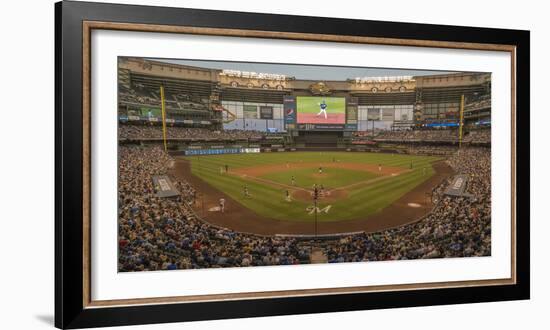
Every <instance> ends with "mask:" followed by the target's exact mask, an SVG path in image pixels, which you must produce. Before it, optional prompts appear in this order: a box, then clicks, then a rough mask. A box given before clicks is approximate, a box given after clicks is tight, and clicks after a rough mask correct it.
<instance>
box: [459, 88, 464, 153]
mask: <svg viewBox="0 0 550 330" xmlns="http://www.w3.org/2000/svg"><path fill="white" fill-rule="evenodd" d="M463 125H464V94H462V96H461V97H460V122H459V124H458V147H459V148H461V147H462V126H463Z"/></svg>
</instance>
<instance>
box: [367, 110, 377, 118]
mask: <svg viewBox="0 0 550 330" xmlns="http://www.w3.org/2000/svg"><path fill="white" fill-rule="evenodd" d="M367 120H380V109H378V108H376V109H368V110H367Z"/></svg>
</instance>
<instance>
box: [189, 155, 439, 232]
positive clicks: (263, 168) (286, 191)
mask: <svg viewBox="0 0 550 330" xmlns="http://www.w3.org/2000/svg"><path fill="white" fill-rule="evenodd" d="M182 159H183V161H184V162H186V163H189V164H190V175H192V176H194V177H195V179H197V178H198V179H200V181H203V182H204V183H205V184H206V185H208V186H210V187H209V188H212V187H213V188H215V189H208V193H207V194H208V196H207V197H208V198H209V201H210V202H209V204H208V205H206V207H207V210H206V211H204V209H203V212H207V213H208V211H217V210H218V209H217V208H216V206H217V200H218V197H219V196H222V197H223V196H227V197H228V201H227V202H226V210H225V212H227V216H230V214H231V211H232V209H235V208H236V207H237V206H238V207H239V208H244V209H248V210H250V211H252V212H253V213H255V214H257V215H259V216H260V217H263V218H267V219H274V220H277V221H278V222H299V223H308V222H309V223H310V222H313V221H314V218H315V212H314V211H315V208H314V201H313V189H314V188H313V187H314V185H316V186H317V189H318V191H319V195H320V197H319V199H318V202H317V219H318V222H320V223H327V224H328V223H336V222H339V221H346V220H353V219H359V218H361V219H367V218H369V216H372V215H376V214H377V213H380V212H381V211H383V210H384V209H385V208H387V207H388V206H390V205H392V204H393V203H395V202H396V201H397V200H399V199H400V198H401V197H402V196H404V195H405V194H407V193H409V192H411V191H412V190H414V189H415V188H416V187H418V186H419V185H421V184H422V183H423V182H425V181H427V180H429V179H430V178H431V177H432V176H433V175H434V173H435V170H434V166H433V165H434V164H435V162H437V161H438V160H440V159H439V158H437V157H428V156H411V155H398V154H379V153H351V152H348V153H346V152H283V153H275V152H274V153H261V154H234V155H216V156H186V157H183V158H182ZM428 188H429V187H428ZM426 189H427V188H426ZM216 192H219V195H218V196H213V195H216V194H217V193H216ZM200 193H201V191H199V194H200ZM232 203H233V204H235V203H238V204H239V205H232ZM413 207H414V206H413ZM203 208H204V205H203ZM411 220H412V219H411ZM243 221H244V220H243Z"/></svg>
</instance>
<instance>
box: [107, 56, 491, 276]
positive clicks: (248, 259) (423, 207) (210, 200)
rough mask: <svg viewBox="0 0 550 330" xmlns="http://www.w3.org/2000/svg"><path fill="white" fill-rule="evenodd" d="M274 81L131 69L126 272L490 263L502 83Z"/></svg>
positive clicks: (121, 154)
mask: <svg viewBox="0 0 550 330" xmlns="http://www.w3.org/2000/svg"><path fill="white" fill-rule="evenodd" d="M219 63H222V65H223V62H218V64H219ZM320 68H321V69H322V67H320ZM321 69H320V70H321ZM273 70H274V71H273V72H266V73H259V72H252V71H240V70H234V69H219V68H212V67H210V68H209V67H204V66H200V65H197V66H193V65H189V64H178V63H175V62H169V61H163V60H160V59H145V58H134V57H120V58H119V61H118V114H117V115H118V162H119V163H118V173H119V174H118V212H119V219H118V247H119V263H118V270H119V271H120V272H133V271H153V270H178V269H199V268H221V267H246V266H270V265H271V266H274V265H297V264H310V263H340V262H372V261H385V260H410V259H428V258H451V257H454V258H456V257H485V256H490V255H491V75H490V74H489V73H478V72H451V73H449V72H445V73H439V72H432V73H429V74H423V75H399V76H393V75H386V76H380V77H348V78H347V79H342V80H317V79H302V78H296V77H294V76H291V75H286V74H281V73H278V72H277V71H275V70H276V66H274V69H273Z"/></svg>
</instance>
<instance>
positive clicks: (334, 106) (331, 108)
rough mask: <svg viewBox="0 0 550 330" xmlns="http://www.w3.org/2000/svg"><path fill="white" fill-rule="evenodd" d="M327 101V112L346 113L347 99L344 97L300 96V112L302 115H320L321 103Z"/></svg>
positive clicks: (298, 100)
mask: <svg viewBox="0 0 550 330" xmlns="http://www.w3.org/2000/svg"><path fill="white" fill-rule="evenodd" d="M323 100H325V103H326V104H327V112H329V113H346V99H345V98H343V97H317V96H298V98H297V102H298V112H301V113H315V114H316V113H319V103H321V102H322V101H323Z"/></svg>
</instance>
